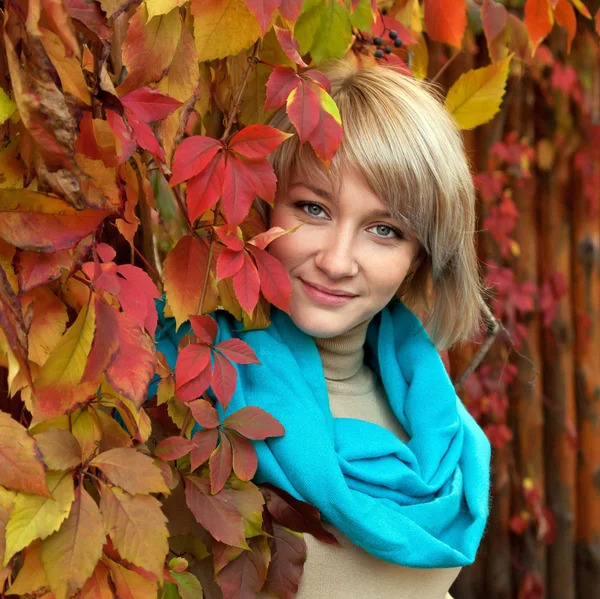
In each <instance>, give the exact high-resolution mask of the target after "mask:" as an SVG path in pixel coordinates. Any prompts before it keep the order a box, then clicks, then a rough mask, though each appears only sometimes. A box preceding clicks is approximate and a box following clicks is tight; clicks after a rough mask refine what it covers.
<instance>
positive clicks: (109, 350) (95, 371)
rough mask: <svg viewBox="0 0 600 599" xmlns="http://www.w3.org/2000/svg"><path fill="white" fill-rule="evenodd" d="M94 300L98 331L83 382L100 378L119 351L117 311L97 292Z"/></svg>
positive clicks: (82, 378)
mask: <svg viewBox="0 0 600 599" xmlns="http://www.w3.org/2000/svg"><path fill="white" fill-rule="evenodd" d="M93 301H94V304H95V306H94V308H95V312H96V333H95V335H94V342H93V344H92V349H91V351H90V353H89V356H88V359H87V363H86V365H85V370H84V372H83V376H82V377H81V382H84V381H97V380H99V379H100V377H101V376H102V374H103V373H104V372H105V371H106V369H107V368H108V366H109V365H110V364H111V362H112V361H113V359H114V358H115V356H116V355H117V353H118V351H119V324H118V321H117V311H116V310H115V308H113V307H112V306H109V305H108V304H107V303H106V301H105V300H104V299H103V298H102V297H101V296H100V295H98V294H96V293H94V296H93Z"/></svg>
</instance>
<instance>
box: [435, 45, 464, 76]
mask: <svg viewBox="0 0 600 599" xmlns="http://www.w3.org/2000/svg"><path fill="white" fill-rule="evenodd" d="M461 53H462V50H459V51H458V52H457V53H456V54H453V55H452V56H451V57H450V58H449V59H448V60H447V61H446V64H444V65H443V66H442V68H441V69H440V70H439V71H438V72H437V73H436V74H435V76H434V77H433V79H432V80H431V81H432V82H433V83H435V82H436V81H437V80H438V79H439V78H440V77H441V76H442V74H443V73H444V71H445V70H446V69H447V68H448V67H449V66H450V65H451V64H452V63H453V62H454V60H455V59H456V57H457V56H458V55H460V54H461Z"/></svg>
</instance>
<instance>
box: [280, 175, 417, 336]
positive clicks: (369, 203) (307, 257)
mask: <svg viewBox="0 0 600 599" xmlns="http://www.w3.org/2000/svg"><path fill="white" fill-rule="evenodd" d="M317 181H318V182H317ZM342 181H343V184H342V188H341V190H340V195H339V196H338V197H335V196H334V195H333V193H334V192H333V186H329V185H324V183H323V180H322V177H321V178H319V179H317V178H313V177H309V178H306V177H305V178H304V179H300V178H297V177H295V178H293V179H292V181H291V183H290V185H289V189H288V192H287V195H285V196H284V195H278V196H277V198H276V200H275V207H274V208H273V209H272V210H271V226H272V227H274V226H277V227H282V228H283V229H292V228H293V227H295V226H297V225H302V226H301V227H300V228H299V229H298V230H297V231H295V232H294V233H289V234H287V235H283V236H282V237H279V238H278V239H276V240H275V241H273V242H272V243H271V244H270V245H269V251H270V253H271V254H272V255H273V256H275V257H276V258H278V259H279V260H280V261H281V262H282V264H283V266H284V267H285V269H286V271H287V273H288V275H289V278H290V281H291V284H292V297H291V302H290V316H291V318H292V320H293V321H294V323H295V324H296V326H297V327H298V328H300V329H301V330H303V331H304V332H305V333H307V334H309V335H312V336H314V337H334V336H336V335H339V334H341V333H344V332H346V331H348V330H350V329H351V328H352V327H354V326H356V325H357V324H360V323H361V322H364V321H365V320H367V319H368V318H370V317H372V316H374V315H375V314H377V312H379V311H380V310H381V309H382V308H384V307H385V305H386V304H387V303H388V302H389V301H390V299H392V297H393V296H394V294H395V293H396V291H397V290H398V288H399V287H400V285H401V283H402V281H403V280H404V278H405V277H406V275H407V274H408V273H409V269H410V268H411V264H412V262H413V259H414V258H415V257H416V256H417V254H418V250H419V243H418V241H416V240H414V239H411V240H409V239H405V238H404V236H403V235H402V233H401V229H400V222H399V221H397V220H396V219H394V218H392V217H391V216H390V215H389V212H388V209H387V206H386V205H385V204H384V203H383V201H382V200H381V199H380V198H379V197H378V196H376V195H375V194H374V193H373V191H372V190H371V189H370V188H369V187H368V185H367V183H366V182H365V181H364V179H363V178H362V176H361V175H360V174H359V173H358V172H357V171H355V170H351V169H345V170H344V171H343V176H342Z"/></svg>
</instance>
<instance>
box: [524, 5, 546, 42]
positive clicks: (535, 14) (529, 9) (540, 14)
mask: <svg viewBox="0 0 600 599" xmlns="http://www.w3.org/2000/svg"><path fill="white" fill-rule="evenodd" d="M524 21H525V26H526V27H527V31H529V37H530V38H531V43H532V44H533V51H534V53H535V50H536V49H537V47H538V46H539V45H540V44H541V43H542V40H543V39H544V38H545V37H546V36H547V35H548V34H549V33H550V31H551V30H552V23H553V16H552V8H551V6H550V2H549V0H527V2H526V3H525V19H524Z"/></svg>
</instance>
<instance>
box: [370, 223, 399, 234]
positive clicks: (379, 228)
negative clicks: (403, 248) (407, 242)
mask: <svg viewBox="0 0 600 599" xmlns="http://www.w3.org/2000/svg"><path fill="white" fill-rule="evenodd" d="M374 229H375V230H376V232H377V235H378V236H379V237H399V235H398V233H396V231H395V230H394V229H392V227H388V226H386V225H375V227H374ZM390 233H391V235H390Z"/></svg>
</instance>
